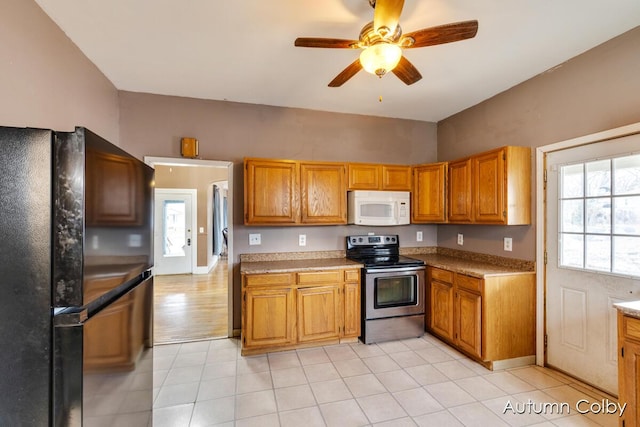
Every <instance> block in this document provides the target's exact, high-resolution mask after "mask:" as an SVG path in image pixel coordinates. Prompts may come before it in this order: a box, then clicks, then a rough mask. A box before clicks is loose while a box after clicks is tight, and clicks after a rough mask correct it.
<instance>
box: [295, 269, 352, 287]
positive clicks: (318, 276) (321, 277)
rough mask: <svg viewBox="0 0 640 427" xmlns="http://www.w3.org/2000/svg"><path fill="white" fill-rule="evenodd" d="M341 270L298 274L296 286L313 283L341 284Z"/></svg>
mask: <svg viewBox="0 0 640 427" xmlns="http://www.w3.org/2000/svg"><path fill="white" fill-rule="evenodd" d="M341 282H342V270H331V271H309V272H303V273H298V284H299V285H308V284H314V283H341Z"/></svg>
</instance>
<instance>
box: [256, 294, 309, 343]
mask: <svg viewBox="0 0 640 427" xmlns="http://www.w3.org/2000/svg"><path fill="white" fill-rule="evenodd" d="M244 305H245V307H244V316H245V317H244V319H243V320H244V324H243V331H244V336H243V339H244V346H245V347H246V348H252V347H262V346H270V345H284V344H293V343H294V342H295V331H294V325H295V316H296V306H295V294H294V291H293V288H290V287H278V288H246V289H245V296H244Z"/></svg>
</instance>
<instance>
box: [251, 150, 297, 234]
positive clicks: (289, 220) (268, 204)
mask: <svg viewBox="0 0 640 427" xmlns="http://www.w3.org/2000/svg"><path fill="white" fill-rule="evenodd" d="M298 170H299V166H298V163H297V162H293V161H284V160H283V161H276V160H259V159H248V160H246V161H245V176H244V185H245V188H244V209H245V211H244V214H245V224H247V225H259V224H295V223H297V222H299V218H300V204H299V202H300V201H299V184H298Z"/></svg>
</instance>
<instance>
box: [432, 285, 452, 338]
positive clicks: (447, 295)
mask: <svg viewBox="0 0 640 427" xmlns="http://www.w3.org/2000/svg"><path fill="white" fill-rule="evenodd" d="M429 288H430V290H429V296H430V297H431V301H430V303H431V304H430V316H429V317H430V319H429V326H430V329H431V331H432V332H433V333H434V334H436V335H439V336H440V337H442V338H445V339H448V340H451V341H453V284H452V283H445V282H440V281H436V280H432V281H431V283H430V284H429Z"/></svg>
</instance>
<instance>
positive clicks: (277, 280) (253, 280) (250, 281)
mask: <svg viewBox="0 0 640 427" xmlns="http://www.w3.org/2000/svg"><path fill="white" fill-rule="evenodd" d="M292 284H293V274H292V273H273V274H247V275H246V276H244V285H245V286H274V285H285V286H291V285H292Z"/></svg>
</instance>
